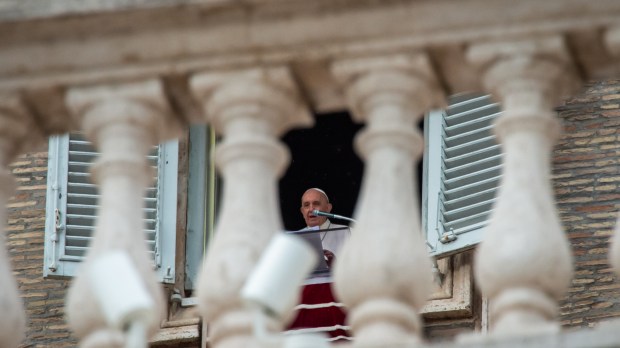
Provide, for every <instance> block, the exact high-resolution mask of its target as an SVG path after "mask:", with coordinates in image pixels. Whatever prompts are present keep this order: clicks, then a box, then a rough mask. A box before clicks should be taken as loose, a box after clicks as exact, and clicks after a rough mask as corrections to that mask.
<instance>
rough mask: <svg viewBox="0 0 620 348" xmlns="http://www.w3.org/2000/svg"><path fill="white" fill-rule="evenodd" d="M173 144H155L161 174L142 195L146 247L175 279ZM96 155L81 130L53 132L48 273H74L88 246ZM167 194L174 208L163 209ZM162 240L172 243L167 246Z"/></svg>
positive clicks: (164, 275)
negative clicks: (55, 134) (171, 211)
mask: <svg viewBox="0 0 620 348" xmlns="http://www.w3.org/2000/svg"><path fill="white" fill-rule="evenodd" d="M173 145H176V142H175V144H171V145H167V146H165V145H160V146H157V147H154V149H153V151H152V153H151V154H150V155H149V156H148V160H149V162H150V164H151V166H153V167H154V168H156V169H157V170H156V173H157V176H156V178H155V180H154V181H153V183H151V185H150V186H149V187H148V188H147V190H146V192H145V196H144V202H145V204H144V222H145V224H144V225H145V231H144V232H145V240H146V244H147V250H148V253H149V258H150V259H151V260H152V261H153V266H154V268H155V269H157V271H158V273H159V276H160V280H161V281H165V282H172V281H173V280H174V240H175V225H176V222H175V220H176V157H177V152H176V148H175V147H174V146H173ZM98 155H99V154H98V153H97V152H96V151H95V149H94V147H93V145H92V144H91V143H90V142H89V141H87V140H85V139H84V138H83V137H82V136H81V135H80V134H77V133H72V134H69V135H64V136H58V137H51V138H50V147H49V163H48V185H47V186H48V187H47V202H46V214H47V215H46V231H45V232H46V238H45V269H44V274H45V276H74V275H75V274H76V270H77V267H78V265H79V263H80V262H81V261H82V260H83V259H84V257H85V255H86V251H87V250H88V248H89V246H90V243H91V240H92V239H93V233H94V228H95V219H96V216H97V211H98V208H99V207H98V202H99V190H98V187H97V186H96V185H95V184H93V183H92V181H91V178H90V177H91V175H90V169H91V166H92V163H93V162H94V161H95V159H96V158H97V156H98ZM170 162H172V163H170ZM172 167H174V169H172ZM171 176H173V177H171ZM171 181H172V182H173V183H171ZM172 184H173V185H172ZM166 191H174V192H169V193H166ZM164 196H165V197H166V198H167V199H168V200H170V198H169V197H168V196H172V197H173V198H172V200H173V203H172V210H173V211H174V214H171V213H168V212H166V213H165V212H164V210H166V211H168V210H169V209H170V203H169V202H165V201H164ZM166 206H167V209H165V207H166ZM170 219H171V220H172V223H171V222H170V221H168V220H170ZM171 238H172V243H171V245H169V244H170V240H171ZM164 241H165V243H166V244H168V245H166V246H165V247H164V245H163V244H164Z"/></svg>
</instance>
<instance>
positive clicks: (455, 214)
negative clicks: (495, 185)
mask: <svg viewBox="0 0 620 348" xmlns="http://www.w3.org/2000/svg"><path fill="white" fill-rule="evenodd" d="M494 202H495V198H491V199H488V200H485V201H482V202H476V203H473V204H469V205H463V206H459V207H458V208H454V209H451V210H450V211H449V212H447V213H444V219H445V220H444V221H445V222H446V223H450V222H452V221H458V220H461V219H464V218H467V217H469V216H474V215H477V214H479V213H486V212H488V211H489V210H490V209H491V206H492V205H493V203H494Z"/></svg>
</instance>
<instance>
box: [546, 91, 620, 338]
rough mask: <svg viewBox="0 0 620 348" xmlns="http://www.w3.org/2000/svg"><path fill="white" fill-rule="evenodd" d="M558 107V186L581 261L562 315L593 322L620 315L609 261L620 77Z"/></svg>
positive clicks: (618, 204) (580, 323) (617, 199)
mask: <svg viewBox="0 0 620 348" xmlns="http://www.w3.org/2000/svg"><path fill="white" fill-rule="evenodd" d="M558 111H559V114H560V117H561V118H562V120H563V121H564V128H565V134H564V135H563V137H562V139H561V140H560V142H559V144H558V146H557V147H556V151H555V157H554V170H553V177H554V186H555V191H556V197H557V200H558V205H559V209H560V215H561V218H562V222H563V224H564V228H565V230H566V233H567V235H568V237H569V238H570V241H571V244H572V246H573V253H574V257H575V267H576V269H575V277H574V279H573V281H572V285H571V287H570V290H569V293H568V295H567V296H566V298H565V299H564V300H563V301H562V302H561V320H562V323H563V324H564V325H565V326H568V327H588V326H593V325H595V324H596V323H597V322H599V321H601V320H604V319H606V318H609V317H617V316H620V292H619V291H618V289H619V288H620V283H619V282H618V281H617V280H616V277H615V276H614V274H613V271H612V270H611V268H610V265H609V263H608V261H607V250H608V245H609V238H610V236H611V235H612V234H613V230H614V226H615V222H616V218H617V216H618V210H619V208H620V189H619V187H618V185H619V184H620V163H619V161H620V80H609V81H605V82H592V83H589V84H587V85H586V86H585V88H584V90H583V91H582V93H581V94H579V95H576V96H575V97H573V98H572V99H570V100H569V101H567V103H566V104H565V105H564V106H562V107H561V108H559V110H558ZM550 247H553V246H550Z"/></svg>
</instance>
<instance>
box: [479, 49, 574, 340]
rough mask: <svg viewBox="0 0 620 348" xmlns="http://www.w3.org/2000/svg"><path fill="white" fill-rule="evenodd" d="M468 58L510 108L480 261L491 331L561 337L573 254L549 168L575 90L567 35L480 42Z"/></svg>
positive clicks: (501, 129)
mask: <svg viewBox="0 0 620 348" xmlns="http://www.w3.org/2000/svg"><path fill="white" fill-rule="evenodd" d="M467 57H468V59H469V61H470V62H473V63H474V64H476V65H478V66H479V67H480V68H481V70H482V72H483V75H482V76H483V77H482V79H483V84H484V86H485V88H486V89H487V90H488V91H490V92H491V93H493V94H494V96H496V97H497V98H498V99H499V100H500V101H501V103H502V105H503V109H504V113H503V114H502V116H500V118H499V119H498V120H497V122H496V124H495V128H494V129H495V133H496V135H497V137H498V140H499V142H500V143H501V146H502V149H503V154H504V157H503V173H502V179H501V185H500V188H499V191H498V194H497V203H496V204H495V206H494V209H493V212H492V214H491V217H490V221H489V226H488V228H487V230H486V233H485V235H484V237H483V242H482V243H481V245H480V246H479V249H478V251H477V254H476V262H475V276H476V279H477V281H478V284H479V286H480V289H481V290H482V292H483V294H484V295H485V296H487V297H488V298H489V303H490V313H489V314H490V323H491V330H490V331H491V333H493V334H495V335H500V336H502V335H522V334H538V333H543V332H547V333H548V332H555V331H557V330H559V323H558V322H557V318H556V317H557V315H558V307H557V300H558V299H559V298H561V297H562V296H563V294H564V292H565V291H566V290H567V288H568V285H569V284H570V280H571V276H572V256H571V251H570V248H569V245H568V242H567V240H566V237H565V236H564V233H563V231H562V227H561V224H560V220H559V215H558V211H557V209H556V207H555V203H554V194H553V191H552V187H551V183H550V163H551V151H552V147H553V145H554V143H555V141H556V140H557V138H558V136H559V134H560V123H559V121H558V120H557V118H556V113H555V112H554V109H553V108H554V105H555V103H556V101H557V100H558V99H559V97H560V96H562V95H563V94H564V93H567V92H569V91H570V90H571V89H573V88H574V87H575V86H576V79H575V75H574V73H573V71H572V70H571V65H570V57H569V56H568V54H567V51H566V49H565V47H564V42H563V41H562V39H561V38H560V37H545V38H539V39H532V40H523V41H513V42H509V41H504V42H500V43H480V44H476V45H473V46H472V47H470V48H469V51H468V53H467Z"/></svg>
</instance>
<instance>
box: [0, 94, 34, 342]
mask: <svg viewBox="0 0 620 348" xmlns="http://www.w3.org/2000/svg"><path fill="white" fill-rule="evenodd" d="M42 138H43V137H42V136H41V134H40V133H39V132H38V129H37V127H36V124H35V122H34V121H33V119H32V118H31V115H30V113H29V112H28V111H27V109H26V108H25V106H24V105H23V104H22V101H21V99H20V97H19V96H18V95H16V94H0V231H1V233H0V284H1V285H0V308H1V309H2V315H1V316H0V346H2V347H7V348H12V347H17V346H18V345H19V344H20V343H21V341H22V339H23V338H24V332H25V325H26V317H25V315H24V311H23V308H22V301H21V299H20V298H19V293H18V290H17V283H16V281H15V278H14V277H13V271H12V269H11V264H12V262H11V260H10V259H9V257H8V255H7V250H6V249H5V247H4V245H5V239H4V227H5V226H6V221H7V213H6V212H7V211H6V204H7V201H8V200H9V198H10V197H11V196H12V195H13V190H14V184H15V180H14V179H13V176H12V175H11V173H10V172H9V170H8V165H9V163H11V161H13V160H14V159H15V157H16V156H17V155H19V154H21V153H23V152H24V151H25V148H26V147H27V146H29V145H31V144H35V143H38V142H39V141H40V140H41V139H42Z"/></svg>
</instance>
